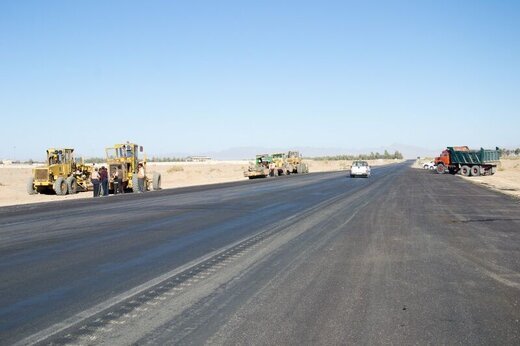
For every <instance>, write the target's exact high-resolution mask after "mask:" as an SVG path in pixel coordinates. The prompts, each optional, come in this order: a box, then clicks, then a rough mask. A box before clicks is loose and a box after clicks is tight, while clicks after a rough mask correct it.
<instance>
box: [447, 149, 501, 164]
mask: <svg viewBox="0 0 520 346" xmlns="http://www.w3.org/2000/svg"><path fill="white" fill-rule="evenodd" d="M448 150H449V151H450V156H451V162H452V163H456V164H465V165H480V164H485V163H492V162H496V161H498V160H499V159H500V152H499V151H498V150H493V149H480V150H470V151H466V150H464V151H461V150H455V148H453V147H448Z"/></svg>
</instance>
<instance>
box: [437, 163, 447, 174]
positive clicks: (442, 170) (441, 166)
mask: <svg viewBox="0 0 520 346" xmlns="http://www.w3.org/2000/svg"><path fill="white" fill-rule="evenodd" d="M445 170H446V167H444V165H443V164H442V163H439V164H438V165H437V173H439V174H444V171H445Z"/></svg>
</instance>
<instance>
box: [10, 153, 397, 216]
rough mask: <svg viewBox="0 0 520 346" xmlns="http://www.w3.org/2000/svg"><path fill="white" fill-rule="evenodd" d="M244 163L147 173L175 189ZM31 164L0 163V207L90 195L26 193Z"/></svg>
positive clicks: (235, 176)
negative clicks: (158, 176) (155, 175)
mask: <svg viewBox="0 0 520 346" xmlns="http://www.w3.org/2000/svg"><path fill="white" fill-rule="evenodd" d="M306 162H307V163H308V164H309V171H310V172H328V171H339V170H348V169H350V164H351V161H314V160H307V161H306ZM393 162H396V161H394V160H373V161H370V164H371V165H372V166H377V165H384V164H389V163H393ZM248 166H249V161H210V162H161V163H148V167H147V173H148V174H150V173H151V172H159V173H161V178H162V188H176V187H183V186H193V185H204V184H217V183H224V182H230V181H239V180H247V178H244V175H243V172H244V170H245V169H247V167H248ZM34 167H36V165H35V166H30V165H0V206H7V205H15V204H26V203H38V202H47V201H56V200H60V201H62V200H69V199H78V198H91V197H92V192H81V193H78V194H75V195H66V196H56V195H43V194H37V195H29V194H27V190H26V185H27V181H28V180H29V179H30V178H31V175H32V169H33V168H34Z"/></svg>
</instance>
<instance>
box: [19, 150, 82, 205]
mask: <svg viewBox="0 0 520 346" xmlns="http://www.w3.org/2000/svg"><path fill="white" fill-rule="evenodd" d="M91 174H92V166H89V165H86V164H84V163H83V160H81V161H76V160H75V159H74V149H70V148H62V149H54V148H51V149H47V162H46V165H45V166H43V167H36V168H34V169H33V174H32V177H31V178H30V179H29V181H28V182H27V192H28V193H29V194H34V193H52V192H55V193H56V194H57V195H66V194H67V193H69V194H75V193H77V192H79V191H87V190H88V189H89V187H90V186H91V181H90V176H91Z"/></svg>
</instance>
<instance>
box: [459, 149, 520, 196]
mask: <svg viewBox="0 0 520 346" xmlns="http://www.w3.org/2000/svg"><path fill="white" fill-rule="evenodd" d="M462 178H464V179H467V180H469V181H471V182H473V183H475V184H481V185H484V186H486V187H488V188H490V189H493V190H496V191H500V192H502V193H505V194H508V195H511V196H515V197H518V198H520V159H502V160H500V163H499V164H498V167H497V172H496V173H495V174H493V175H486V176H481V177H462Z"/></svg>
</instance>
